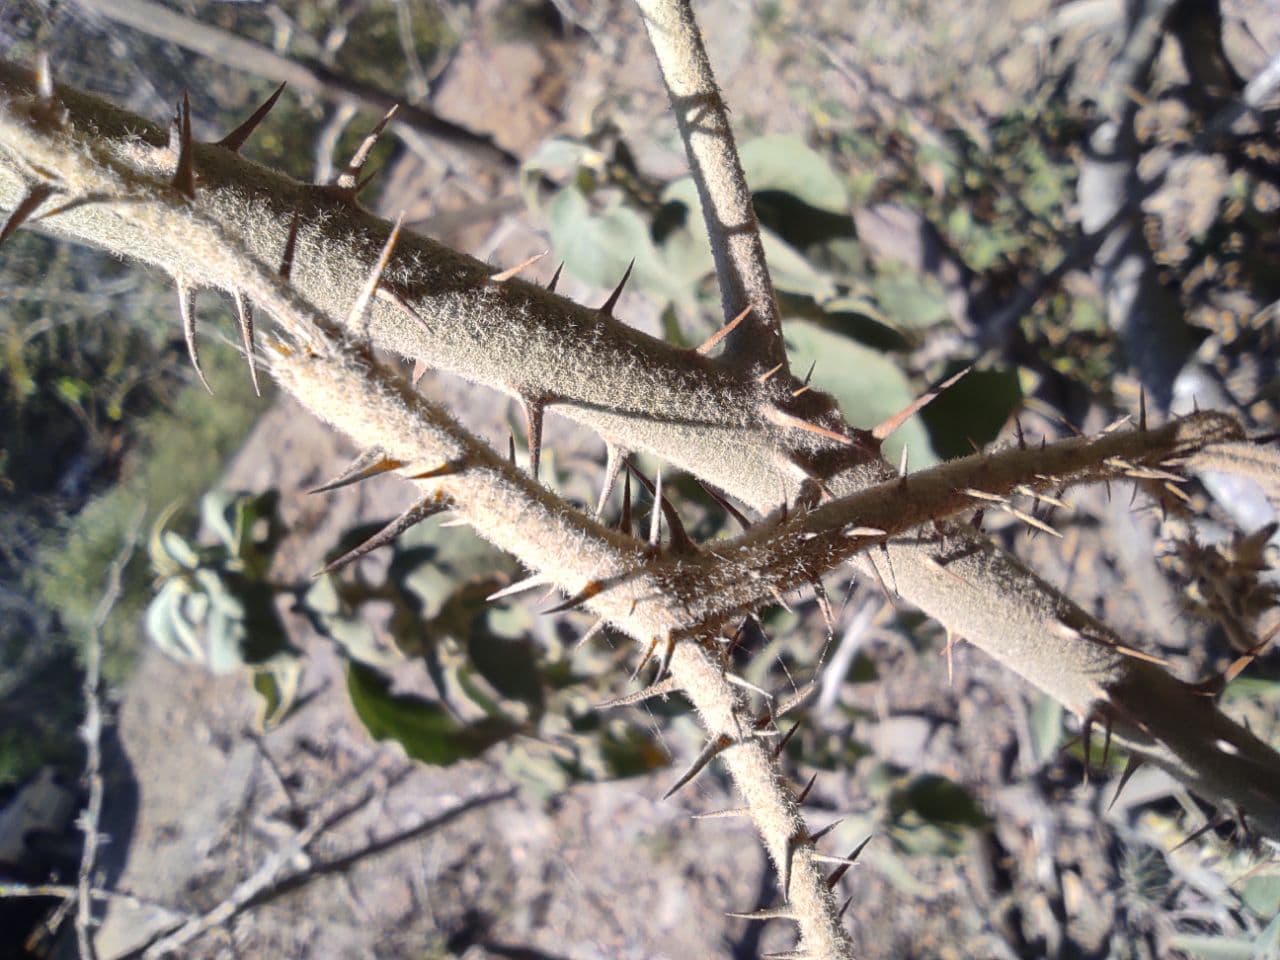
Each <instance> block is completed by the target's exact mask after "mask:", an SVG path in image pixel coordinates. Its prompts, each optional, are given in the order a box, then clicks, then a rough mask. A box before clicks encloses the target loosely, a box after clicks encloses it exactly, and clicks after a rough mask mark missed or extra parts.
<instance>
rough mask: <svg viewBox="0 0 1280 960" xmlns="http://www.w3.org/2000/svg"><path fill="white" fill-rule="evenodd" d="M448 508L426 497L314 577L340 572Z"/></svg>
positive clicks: (327, 565)
mask: <svg viewBox="0 0 1280 960" xmlns="http://www.w3.org/2000/svg"><path fill="white" fill-rule="evenodd" d="M448 508H449V505H448V503H447V502H446V501H444V500H442V499H439V498H437V497H428V498H427V499H425V500H421V501H419V502H418V503H415V504H414V505H413V506H412V507H410V508H409V509H408V510H406V511H405V512H404V513H402V514H400V516H398V517H396V518H395V519H394V520H392V521H391V522H390V523H388V524H387V525H386V526H385V527H383V528H382V529H381V530H379V531H378V532H377V533H375V534H374V535H373V536H372V537H370V538H369V539H368V540H366V541H364V543H362V544H360V545H359V546H357V547H355V548H354V549H352V550H348V551H347V552H346V553H344V554H343V555H342V556H340V557H338V558H337V559H336V560H332V561H330V562H329V563H327V564H325V565H324V567H323V568H321V570H320V571H319V573H316V574H315V576H316V577H319V576H322V575H323V574H326V573H333V572H334V571H335V570H340V569H342V568H343V567H345V566H346V565H347V564H349V563H354V562H355V561H356V560H359V559H360V558H361V557H363V556H364V555H365V554H367V553H371V552H372V551H374V550H377V549H378V548H379V547H383V546H386V545H387V544H389V543H391V542H392V541H394V540H395V539H396V537H398V536H400V534H402V533H404V532H405V531H406V530H408V529H409V528H410V527H412V526H414V525H415V524H418V523H421V522H422V521H423V520H426V519H428V518H429V517H433V516H435V515H436V514H437V513H443V512H444V511H445V510H447V509H448Z"/></svg>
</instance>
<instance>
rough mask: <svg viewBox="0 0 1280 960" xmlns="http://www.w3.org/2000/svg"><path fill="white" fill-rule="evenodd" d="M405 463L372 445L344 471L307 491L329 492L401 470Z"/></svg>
mask: <svg viewBox="0 0 1280 960" xmlns="http://www.w3.org/2000/svg"><path fill="white" fill-rule="evenodd" d="M404 465H405V463H404V461H402V460H393V459H392V458H391V457H388V456H387V455H386V454H385V453H383V452H382V450H381V448H379V447H371V448H369V449H368V450H366V451H365V452H364V453H362V454H360V456H358V457H356V458H355V459H354V460H352V461H351V463H350V464H349V465H348V466H347V468H346V469H345V470H343V471H342V473H340V474H338V476H336V477H334V478H333V479H332V480H329V481H327V482H325V483H322V484H320V486H318V487H312V488H311V489H310V490H308V491H307V493H328V492H329V491H330V490H337V489H338V488H340V487H345V486H348V485H350V484H353V483H359V482H360V481H361V480H368V479H369V478H370V477H376V476H378V475H379V474H382V473H387V472H388V471H391V470H399V469H400V468H401V467H403V466H404Z"/></svg>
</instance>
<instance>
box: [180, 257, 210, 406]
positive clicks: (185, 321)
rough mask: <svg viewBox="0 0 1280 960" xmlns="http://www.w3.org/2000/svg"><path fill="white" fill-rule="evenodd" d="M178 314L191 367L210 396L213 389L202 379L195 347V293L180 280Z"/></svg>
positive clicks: (197, 352) (202, 373) (198, 353)
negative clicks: (180, 317)
mask: <svg viewBox="0 0 1280 960" xmlns="http://www.w3.org/2000/svg"><path fill="white" fill-rule="evenodd" d="M178 313H179V314H180V315H181V316H182V336H183V338H184V339H185V340H186V341H187V354H188V356H190V357H191V366H193V367H194V368H195V371H196V376H197V377H199V378H200V382H201V383H202V384H204V388H205V389H206V390H208V391H209V395H210V396H212V395H213V387H211V386H209V381H208V380H206V379H205V377H204V371H203V370H202V369H200V351H199V348H198V347H197V345H196V292H195V289H194V288H192V287H188V286H187V285H186V283H185V282H184V281H182V280H179V281H178Z"/></svg>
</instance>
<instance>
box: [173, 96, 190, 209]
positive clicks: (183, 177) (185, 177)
mask: <svg viewBox="0 0 1280 960" xmlns="http://www.w3.org/2000/svg"><path fill="white" fill-rule="evenodd" d="M173 186H174V187H175V188H176V189H177V190H178V192H179V193H181V194H182V195H183V196H185V197H187V198H188V199H194V198H195V195H196V163H195V154H194V153H193V151H192V143H191V99H190V98H189V97H188V96H187V91H185V90H183V91H182V105H181V106H180V107H178V165H177V167H176V168H175V170H174V172H173Z"/></svg>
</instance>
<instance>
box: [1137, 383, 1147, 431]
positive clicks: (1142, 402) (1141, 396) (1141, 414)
mask: <svg viewBox="0 0 1280 960" xmlns="http://www.w3.org/2000/svg"><path fill="white" fill-rule="evenodd" d="M1138 429H1139V430H1142V431H1145V430H1146V429H1147V388H1146V387H1144V386H1142V385H1141V384H1139V386H1138Z"/></svg>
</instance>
